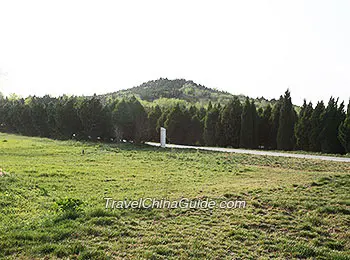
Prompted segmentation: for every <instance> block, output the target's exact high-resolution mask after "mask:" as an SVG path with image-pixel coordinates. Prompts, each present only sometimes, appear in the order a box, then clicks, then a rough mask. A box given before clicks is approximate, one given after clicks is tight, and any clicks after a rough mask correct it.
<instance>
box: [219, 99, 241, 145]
mask: <svg viewBox="0 0 350 260" xmlns="http://www.w3.org/2000/svg"><path fill="white" fill-rule="evenodd" d="M241 114H242V105H241V102H240V101H239V99H238V97H237V96H235V97H234V98H233V100H231V101H230V102H229V103H228V104H227V105H226V106H225V108H224V109H223V111H222V117H221V124H222V127H223V129H224V133H223V134H224V136H223V144H224V146H232V147H236V148H238V147H239V139H240V131H241Z"/></svg>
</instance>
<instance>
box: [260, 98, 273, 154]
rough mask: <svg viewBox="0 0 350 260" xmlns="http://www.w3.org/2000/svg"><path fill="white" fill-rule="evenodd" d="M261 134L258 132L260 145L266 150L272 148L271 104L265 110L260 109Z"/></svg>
mask: <svg viewBox="0 0 350 260" xmlns="http://www.w3.org/2000/svg"><path fill="white" fill-rule="evenodd" d="M258 114H259V127H258V129H259V132H258V140H259V141H258V144H259V145H260V146H263V147H264V148H265V149H268V148H271V142H270V139H269V137H270V133H271V127H272V122H271V118H272V116H271V115H272V107H271V106H270V104H268V105H267V106H266V108H265V109H262V108H261V109H259V113H258Z"/></svg>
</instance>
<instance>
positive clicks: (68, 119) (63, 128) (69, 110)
mask: <svg viewBox="0 0 350 260" xmlns="http://www.w3.org/2000/svg"><path fill="white" fill-rule="evenodd" d="M77 106H78V104H77V99H76V98H75V97H67V96H63V97H61V98H60V99H59V100H58V102H57V104H56V131H57V133H58V138H63V139H69V138H72V135H73V134H74V135H75V136H77V137H80V135H81V132H82V128H83V127H82V124H81V120H80V118H79V115H78V108H77Z"/></svg>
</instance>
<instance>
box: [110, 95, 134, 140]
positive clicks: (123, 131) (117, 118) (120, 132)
mask: <svg viewBox="0 0 350 260" xmlns="http://www.w3.org/2000/svg"><path fill="white" fill-rule="evenodd" d="M112 118H113V123H114V124H113V129H114V137H115V138H116V140H117V141H119V140H121V139H124V140H129V141H131V140H132V138H133V136H134V132H133V130H134V129H133V116H132V111H131V108H130V106H129V103H127V102H126V101H125V99H122V101H120V102H118V104H117V105H116V107H115V108H114V111H113V116H112Z"/></svg>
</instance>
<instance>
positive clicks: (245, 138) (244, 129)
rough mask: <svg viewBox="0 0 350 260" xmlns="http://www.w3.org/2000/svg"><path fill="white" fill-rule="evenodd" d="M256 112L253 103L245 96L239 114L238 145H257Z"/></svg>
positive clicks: (247, 146)
mask: <svg viewBox="0 0 350 260" xmlns="http://www.w3.org/2000/svg"><path fill="white" fill-rule="evenodd" d="M257 128H258V124H257V114H256V108H255V105H254V103H250V101H249V98H246V101H245V104H244V106H243V111H242V115H241V131H240V132H241V133H240V147H243V148H256V147H257V133H258V131H257V130H258V129H257Z"/></svg>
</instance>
